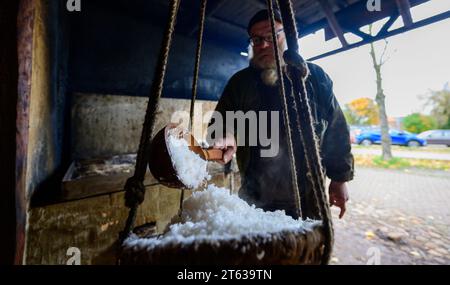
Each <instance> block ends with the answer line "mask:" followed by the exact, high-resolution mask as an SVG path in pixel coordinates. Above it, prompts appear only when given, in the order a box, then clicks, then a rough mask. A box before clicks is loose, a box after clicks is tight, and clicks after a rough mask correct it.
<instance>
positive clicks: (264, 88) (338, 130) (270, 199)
mask: <svg viewBox="0 0 450 285" xmlns="http://www.w3.org/2000/svg"><path fill="white" fill-rule="evenodd" d="M275 19H276V23H275V33H276V39H277V43H276V44H277V45H278V47H279V49H280V52H283V51H285V50H286V38H285V34H284V31H283V25H282V21H281V15H280V13H279V11H275ZM248 33H249V42H250V46H249V58H250V64H249V66H248V67H247V68H245V69H243V70H240V71H239V72H237V73H236V74H234V75H233V76H232V77H231V79H230V80H229V81H228V83H227V85H226V87H225V90H224V92H223V94H222V96H221V98H220V100H219V102H218V104H217V107H216V111H217V112H218V114H220V115H222V117H223V122H226V119H225V117H226V115H227V112H236V111H242V112H243V113H247V112H255V113H256V114H258V115H260V114H262V113H264V112H266V114H265V115H264V117H263V118H262V117H261V116H259V118H258V119H259V122H258V124H261V120H262V119H266V120H267V119H269V121H271V120H276V121H277V122H279V126H276V127H275V128H274V127H273V124H270V123H269V124H265V125H266V126H267V125H268V126H272V127H270V128H269V130H267V132H268V133H269V135H271V136H272V137H276V138H279V139H278V140H277V142H276V143H278V144H279V145H278V148H277V150H278V151H277V153H276V154H275V155H272V156H262V155H261V153H262V152H261V151H262V150H264V149H266V148H267V145H264V144H262V143H261V140H258V143H257V144H256V145H254V144H253V145H252V144H249V138H248V137H245V138H243V140H242V141H243V142H244V143H243V144H237V143H236V141H237V138H236V130H235V129H234V123H233V124H232V126H230V124H228V125H227V126H225V127H224V128H225V129H226V131H224V132H223V133H222V134H215V137H214V134H209V136H210V138H212V140H213V142H214V144H213V146H214V147H215V148H217V149H222V150H224V155H223V159H222V161H221V162H222V163H223V164H226V163H228V162H229V161H230V160H231V159H232V157H233V155H234V154H235V153H236V158H237V163H238V167H239V171H240V175H241V189H240V190H239V195H240V197H241V198H243V199H244V200H246V201H247V202H248V203H249V204H255V206H256V207H259V208H263V209H264V210H266V211H274V210H285V211H286V214H288V215H290V216H292V217H294V218H298V215H297V213H296V206H295V199H294V193H293V190H292V189H293V187H292V179H291V170H290V167H291V166H290V161H289V156H288V145H287V139H286V134H285V124H284V120H283V119H282V117H281V116H283V109H282V104H281V102H282V99H281V97H280V93H279V86H278V84H279V80H278V74H277V71H276V62H275V51H274V47H273V40H272V39H273V38H272V29H271V25H270V21H269V14H268V11H267V10H261V11H259V12H258V13H256V14H255V15H254V16H253V17H252V18H251V20H250V22H249V24H248ZM281 64H282V65H283V68H284V67H285V63H284V62H283V61H282V62H281ZM307 65H308V68H309V75H308V77H307V79H306V88H307V92H308V96H309V98H310V106H311V108H312V115H313V123H314V127H315V132H316V135H317V137H318V139H319V142H320V153H321V157H322V164H323V166H324V169H325V172H326V175H327V176H328V177H329V178H330V180H331V182H330V186H329V188H328V189H329V199H330V204H331V205H335V206H337V207H339V208H340V214H339V218H342V216H343V215H344V213H345V211H346V202H347V200H348V198H349V196H348V190H347V183H346V182H347V181H350V180H351V179H353V156H352V154H351V146H350V135H349V130H348V126H347V123H346V121H345V118H344V115H343V113H342V110H341V108H340V106H339V104H338V102H337V100H336V98H335V96H334V94H333V84H332V81H331V79H330V78H329V76H328V75H327V74H326V73H325V72H324V71H323V70H322V68H320V67H319V66H317V65H315V64H312V63H307ZM298 80H301V79H300V78H299V79H298ZM278 116H280V117H281V118H279V117H278ZM213 121H214V119H213ZM213 121H211V124H212V123H213ZM292 126H295V124H293V125H292ZM257 130H258V131H261V126H259V127H258V128H257ZM250 131H253V130H250ZM294 131H297V130H294ZM249 133H250V132H249V130H248V129H247V131H246V135H245V136H248V134H249ZM266 135H267V133H266ZM241 139H242V138H241ZM238 141H239V140H238ZM297 159H303V157H299V158H297ZM300 191H303V193H302V194H301V197H304V198H303V199H302V200H301V207H302V211H303V212H304V213H306V216H307V217H309V218H317V217H318V213H317V209H316V207H315V206H314V198H313V192H312V190H311V189H300ZM307 217H303V218H307Z"/></svg>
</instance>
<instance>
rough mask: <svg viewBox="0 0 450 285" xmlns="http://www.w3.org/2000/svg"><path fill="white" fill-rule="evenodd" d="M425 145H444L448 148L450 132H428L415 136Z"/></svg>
mask: <svg viewBox="0 0 450 285" xmlns="http://www.w3.org/2000/svg"><path fill="white" fill-rule="evenodd" d="M417 137H419V138H421V139H424V140H426V141H427V144H444V145H447V146H448V147H450V130H429V131H425V132H423V133H420V134H419V135H417Z"/></svg>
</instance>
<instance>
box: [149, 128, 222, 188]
mask: <svg viewBox="0 0 450 285" xmlns="http://www.w3.org/2000/svg"><path fill="white" fill-rule="evenodd" d="M177 127H178V125H177V124H169V125H167V126H166V127H164V128H163V129H161V130H160V131H159V132H158V133H157V134H156V135H155V137H154V138H153V140H152V143H151V146H150V150H149V156H150V157H149V159H148V164H149V168H150V171H151V173H152V174H153V176H154V177H155V178H156V179H157V180H158V181H159V182H160V183H161V184H163V185H165V186H168V187H172V188H183V187H185V186H184V184H183V183H182V182H181V181H180V180H179V179H178V177H177V172H176V170H175V169H174V166H173V164H172V159H171V157H170V152H169V150H168V147H167V140H168V137H169V136H170V135H178V136H179V137H180V138H181V137H183V138H184V139H185V140H186V141H187V142H188V145H189V149H190V150H191V151H193V152H194V153H196V154H198V155H199V156H200V157H201V158H202V159H205V160H212V161H214V160H221V159H222V157H223V151H222V150H220V149H212V148H208V149H204V148H202V147H201V146H200V145H199V144H198V143H197V141H196V140H195V138H194V136H193V135H192V134H190V133H187V134H184V135H183V132H182V130H181V129H179V130H177ZM174 129H175V130H174Z"/></svg>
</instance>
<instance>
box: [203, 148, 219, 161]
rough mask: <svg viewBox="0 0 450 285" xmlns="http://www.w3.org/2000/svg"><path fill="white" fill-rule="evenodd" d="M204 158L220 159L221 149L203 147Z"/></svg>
mask: <svg viewBox="0 0 450 285" xmlns="http://www.w3.org/2000/svg"><path fill="white" fill-rule="evenodd" d="M204 151H205V156H206V160H222V158H223V150H221V149H215V148H208V149H204Z"/></svg>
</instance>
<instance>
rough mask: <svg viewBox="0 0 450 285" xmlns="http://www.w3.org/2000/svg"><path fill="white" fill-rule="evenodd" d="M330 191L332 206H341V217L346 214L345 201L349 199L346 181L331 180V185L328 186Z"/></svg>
mask: <svg viewBox="0 0 450 285" xmlns="http://www.w3.org/2000/svg"><path fill="white" fill-rule="evenodd" d="M328 191H329V192H328V193H329V194H330V206H333V205H334V206H336V207H339V208H341V212H340V213H339V219H342V217H343V216H344V214H345V210H346V208H345V203H346V202H347V201H348V199H349V196H348V190H347V183H346V182H337V181H331V183H330V187H329V188H328Z"/></svg>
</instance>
